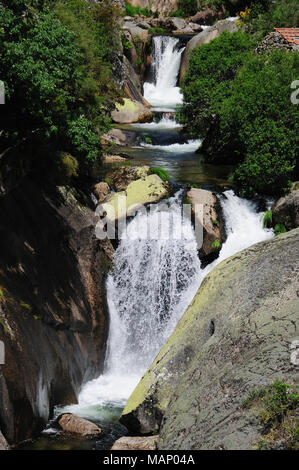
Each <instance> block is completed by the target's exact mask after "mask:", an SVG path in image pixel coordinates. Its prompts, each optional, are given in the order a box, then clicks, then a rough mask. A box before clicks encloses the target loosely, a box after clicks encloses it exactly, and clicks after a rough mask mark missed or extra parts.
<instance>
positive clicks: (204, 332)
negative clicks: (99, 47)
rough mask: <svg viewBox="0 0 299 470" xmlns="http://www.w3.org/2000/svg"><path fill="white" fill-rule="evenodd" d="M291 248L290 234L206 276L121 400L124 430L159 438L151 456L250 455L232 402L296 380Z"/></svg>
mask: <svg viewBox="0 0 299 470" xmlns="http://www.w3.org/2000/svg"><path fill="white" fill-rule="evenodd" d="M298 249H299V229H295V230H292V231H290V232H288V233H285V234H283V235H281V236H279V237H276V238H274V239H271V240H270V241H266V242H262V243H258V244H256V245H254V246H252V247H250V248H248V249H246V250H244V251H242V252H240V253H238V254H236V255H234V256H233V257H231V258H229V259H227V260H225V261H223V262H222V263H220V264H219V265H218V266H217V267H216V268H214V269H213V271H212V272H211V273H210V274H209V276H208V277H207V278H206V279H205V280H204V282H203V283H202V285H201V287H200V289H199V291H198V292H197V294H196V296H195V298H194V299H193V301H192V303H191V304H190V306H189V308H188V309H187V311H186V313H185V314H184V315H183V317H182V319H181V320H180V322H179V324H178V326H177V328H176V329H175V331H174V333H173V334H172V336H171V337H170V339H169V340H168V342H167V344H166V345H165V346H164V347H163V348H162V350H161V351H160V352H159V354H158V356H157V357H156V359H155V361H154V362H153V364H152V365H151V366H150V368H149V369H148V371H147V372H146V374H145V375H144V377H143V378H142V379H141V381H140V383H139V384H138V385H137V388H136V389H135V391H134V392H133V394H132V395H131V397H130V398H129V400H128V402H127V404H126V407H125V409H124V411H123V415H122V418H121V421H122V422H123V423H124V424H126V426H128V428H129V429H131V428H133V430H134V432H136V428H138V429H139V431H140V432H141V433H143V432H144V433H151V432H153V431H157V430H159V431H160V439H159V441H158V448H159V449H176V450H178V449H184V450H186V449H253V448H256V446H257V443H258V442H259V441H260V440H261V436H262V428H261V426H260V425H259V420H258V417H257V416H256V414H255V412H254V409H246V410H245V409H243V408H242V401H243V400H244V398H245V397H246V396H247V394H248V392H249V391H250V390H252V389H253V388H256V387H260V386H262V385H268V384H271V383H273V382H274V381H275V380H276V379H281V380H284V381H285V382H286V383H298V381H299V370H298V365H296V364H294V361H293V362H292V361H291V347H292V345H293V344H294V341H295V340H296V339H297V340H298V326H299V325H298V323H299V314H298V312H299V298H298V292H299V283H298V271H299V267H298V261H296V259H294V253H297V252H298ZM162 418H163V420H162Z"/></svg>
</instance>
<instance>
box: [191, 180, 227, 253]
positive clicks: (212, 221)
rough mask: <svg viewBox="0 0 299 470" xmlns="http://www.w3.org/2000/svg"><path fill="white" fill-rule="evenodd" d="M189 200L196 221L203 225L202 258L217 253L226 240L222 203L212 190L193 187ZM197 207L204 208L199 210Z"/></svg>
mask: <svg viewBox="0 0 299 470" xmlns="http://www.w3.org/2000/svg"><path fill="white" fill-rule="evenodd" d="M187 200H188V202H190V203H191V205H192V214H193V216H194V217H195V219H196V220H195V222H196V223H197V224H198V226H199V227H202V231H203V237H202V245H201V246H200V247H199V256H200V257H201V258H203V257H206V256H208V255H211V254H212V253H215V254H217V253H218V252H219V250H220V249H221V246H222V243H223V242H224V240H225V230H224V223H223V217H222V210H221V206H220V203H219V201H218V199H217V197H216V196H215V194H213V193H212V192H211V191H206V190H204V189H197V188H191V189H190V191H188V193H187ZM196 208H202V209H201V210H200V211H197V210H196Z"/></svg>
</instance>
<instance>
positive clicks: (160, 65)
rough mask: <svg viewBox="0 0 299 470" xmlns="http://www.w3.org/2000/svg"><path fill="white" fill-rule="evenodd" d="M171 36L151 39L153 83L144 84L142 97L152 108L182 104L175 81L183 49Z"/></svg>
mask: <svg viewBox="0 0 299 470" xmlns="http://www.w3.org/2000/svg"><path fill="white" fill-rule="evenodd" d="M179 42H180V41H179V39H176V38H173V37H171V36H156V37H154V38H153V52H152V69H153V75H154V83H149V82H145V84H144V97H145V98H146V99H147V101H148V102H149V103H151V105H152V106H154V107H161V108H173V107H175V106H176V105H177V104H180V103H182V94H181V91H180V88H179V87H177V86H176V85H177V79H178V74H179V70H180V64H181V55H182V52H183V50H184V48H180V47H179Z"/></svg>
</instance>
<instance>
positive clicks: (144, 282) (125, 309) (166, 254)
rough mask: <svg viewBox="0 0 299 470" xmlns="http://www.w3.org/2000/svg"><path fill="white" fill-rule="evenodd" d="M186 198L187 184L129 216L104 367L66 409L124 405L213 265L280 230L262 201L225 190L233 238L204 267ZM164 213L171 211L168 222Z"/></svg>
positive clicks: (111, 293) (113, 282)
mask: <svg viewBox="0 0 299 470" xmlns="http://www.w3.org/2000/svg"><path fill="white" fill-rule="evenodd" d="M181 198H182V197H181V191H180V192H178V193H177V194H176V195H175V196H174V197H173V198H171V199H169V200H168V201H167V203H168V204H169V206H170V211H166V210H165V203H162V202H161V203H159V204H158V205H157V207H156V210H155V211H153V212H150V213H146V214H145V213H143V212H140V213H138V214H137V215H136V217H135V218H134V219H133V220H132V221H131V222H130V223H129V224H128V234H129V236H128V238H127V239H124V240H122V241H121V242H120V245H119V247H118V248H117V250H116V252H115V257H114V269H113V271H112V272H111V273H110V275H109V277H108V280H107V295H108V305H109V311H110V332H109V338H108V348H107V355H106V360H105V370H104V373H103V375H101V376H100V377H99V378H97V379H95V380H92V381H90V382H88V383H87V384H86V385H85V386H84V387H83V389H82V391H81V393H80V396H79V404H78V405H73V406H70V407H65V408H64V411H71V412H74V413H76V414H78V415H82V416H85V417H88V416H90V417H92V418H95V415H97V414H98V417H103V410H104V409H105V410H106V411H105V413H106V412H107V409H110V412H111V410H112V409H113V408H118V409H120V408H121V407H122V406H123V405H124V404H125V402H126V400H127V398H128V397H129V395H130V394H131V392H132V391H133V389H134V388H135V386H136V385H137V383H138V381H139V380H140V378H141V376H142V374H143V373H144V372H145V370H146V369H147V367H148V366H149V365H150V363H151V362H152V361H153V359H154V358H155V356H156V354H157V353H158V352H159V350H160V348H161V347H162V346H163V344H164V343H165V342H166V341H167V338H168V337H169V336H170V334H171V333H172V331H173V330H174V328H175V326H176V324H177V322H178V320H179V319H180V317H181V316H182V315H183V313H184V311H185V310H186V308H187V307H188V305H189V303H190V302H191V300H192V298H193V296H194V295H195V293H196V291H197V289H198V288H199V286H200V284H201V282H202V280H203V279H204V277H205V276H206V275H207V274H208V273H209V272H210V271H211V269H212V268H213V267H214V266H215V265H216V264H218V263H219V262H220V261H222V260H223V259H225V258H227V257H229V256H232V255H233V254H234V253H236V252H238V251H240V250H242V249H244V248H247V247H249V246H250V245H252V244H253V243H257V242H259V241H262V240H265V239H268V238H271V237H272V236H273V232H272V230H267V229H264V228H263V224H262V215H263V214H262V213H259V212H258V211H257V207H256V205H255V203H253V202H251V201H248V200H246V199H242V198H240V197H238V196H236V195H235V194H234V192H233V191H232V190H228V191H225V192H224V193H223V195H222V196H220V202H221V205H222V208H223V213H224V217H225V221H226V230H227V240H226V242H225V243H224V244H223V246H222V249H221V251H220V255H219V257H218V258H217V260H215V261H214V262H213V263H212V264H210V265H208V266H206V267H205V268H204V269H202V268H201V264H200V261H199V259H198V256H197V246H196V240H195V234H194V231H193V227H192V224H191V222H190V221H189V220H184V221H183V222H182V218H181V205H182V201H181ZM159 217H162V219H163V220H164V221H165V218H167V217H169V218H170V219H171V221H170V224H169V225H168V224H163V227H162V230H161V228H160V229H159V227H160V225H159V220H160V219H159ZM169 226H170V227H171V229H172V230H171V231H172V233H173V234H174V235H175V234H176V233H178V232H180V231H182V233H183V237H176V236H174V237H173V238H171V239H168V233H169V232H168V231H167V230H168V227H169ZM149 227H150V229H151V236H150V237H148V236H147V235H148V228H149ZM165 227H166V228H165ZM159 230H160V232H159ZM152 234H154V237H153V236H152ZM155 237H156V239H155ZM177 238H178V239H177Z"/></svg>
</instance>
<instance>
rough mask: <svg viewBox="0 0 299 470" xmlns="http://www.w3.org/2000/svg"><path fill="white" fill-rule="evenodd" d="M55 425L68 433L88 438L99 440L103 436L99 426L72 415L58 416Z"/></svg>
mask: <svg viewBox="0 0 299 470" xmlns="http://www.w3.org/2000/svg"><path fill="white" fill-rule="evenodd" d="M55 424H56V425H57V426H59V428H60V429H62V431H64V432H66V433H69V434H79V435H80V436H82V437H86V438H97V437H99V436H101V435H102V434H103V431H102V429H101V428H100V427H99V426H97V425H96V424H94V423H92V422H90V421H88V420H87V419H84V418H80V417H79V416H76V415H74V414H72V413H64V414H62V415H60V416H58V418H57V420H56V421H55Z"/></svg>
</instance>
